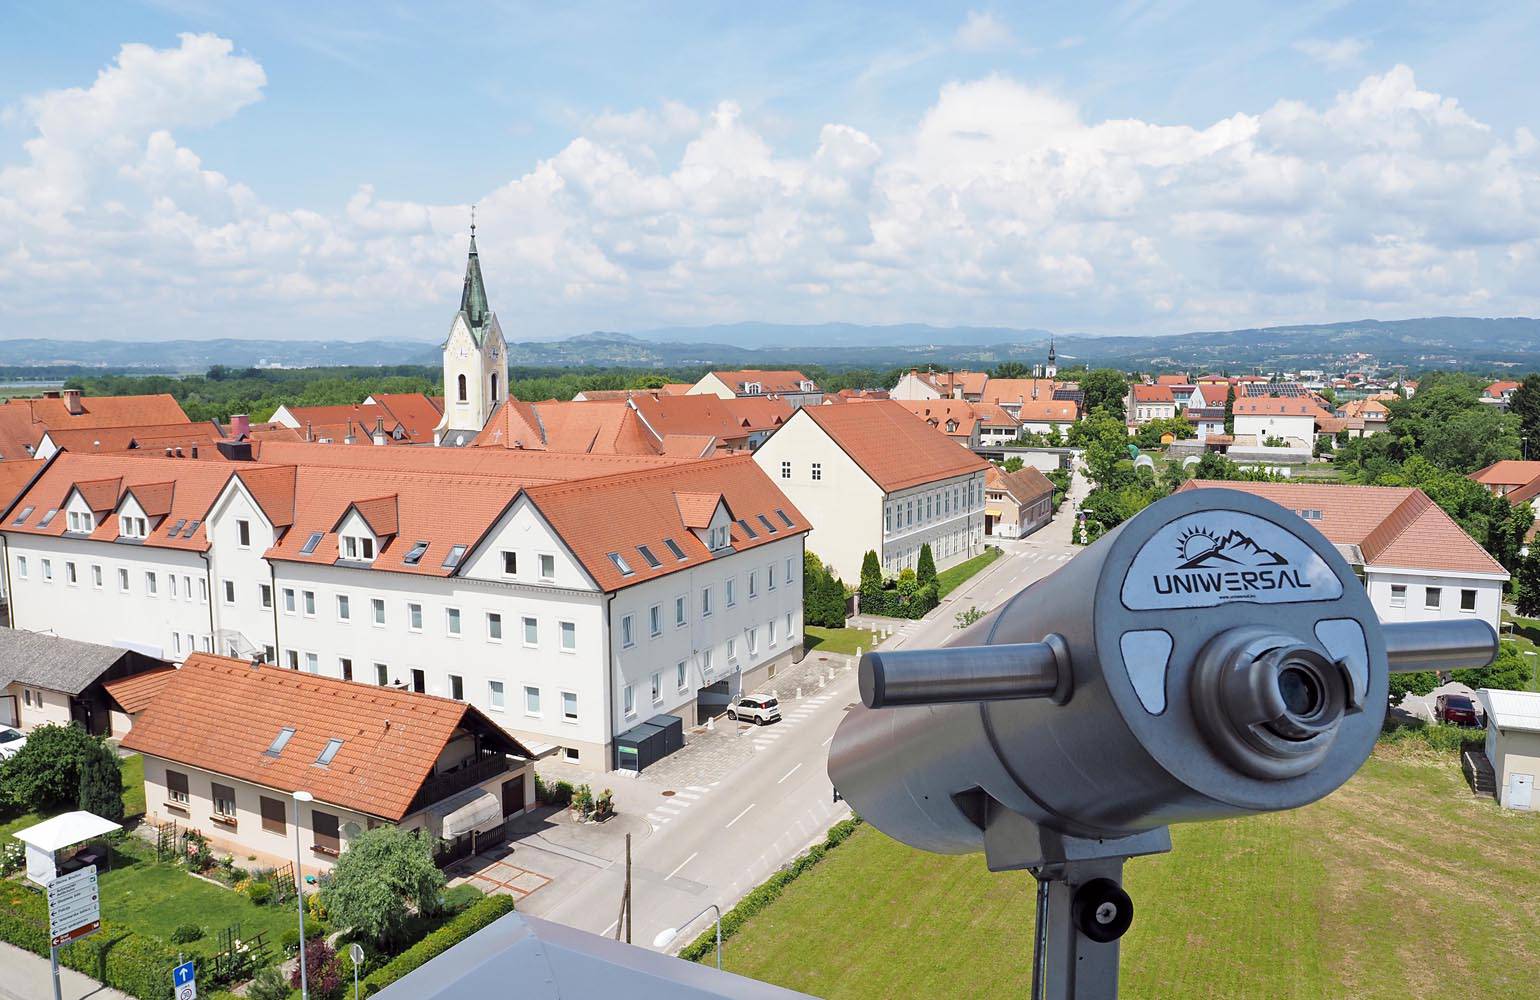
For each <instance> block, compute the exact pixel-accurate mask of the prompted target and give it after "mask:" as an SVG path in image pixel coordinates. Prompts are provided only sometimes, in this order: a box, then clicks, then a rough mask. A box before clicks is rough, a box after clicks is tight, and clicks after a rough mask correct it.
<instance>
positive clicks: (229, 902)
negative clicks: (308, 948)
mask: <svg viewBox="0 0 1540 1000" xmlns="http://www.w3.org/2000/svg"><path fill="white" fill-rule="evenodd" d="M99 883H100V887H101V899H102V916H103V917H104V918H106V919H107V920H114V921H118V922H120V923H122V924H125V925H126V926H128V927H130V928H132V929H133V930H135V931H137V932H139V933H141V934H149V935H152V936H154V937H158V938H160V939H161V940H162V941H170V939H171V932H172V931H174V930H176V928H177V926H178V925H179V924H184V923H192V924H197V925H198V926H199V927H202V928H203V937H202V938H200V939H199V940H197V941H194V942H192V943H191V944H186V945H177V946H176V947H178V948H183V949H185V950H186V951H187V952H188V953H189V954H209V953H211V952H214V951H216V950H218V943H219V940H218V939H219V932H220V931H222V930H224V929H225V928H226V927H229V926H231V925H233V924H240V926H241V929H240V938H241V939H242V940H243V941H244V940H250V939H252V938H253V937H255V936H256V934H257V932H258V931H266V932H267V944H268V953H269V954H270V955H277V954H278V952H279V942H280V936H281V935H282V934H283V932H284V931H285V930H287V929H289V928H291V927H292V928H295V929H296V930H298V928H299V917H298V914H296V913H295V909H294V901H293V900H292V899H291V900H290V901H289V902H288V903H286V904H283V905H276V906H275V905H272V904H269V905H267V906H258V905H256V904H255V903H253V902H251V900H249V899H247V898H246V897H245V896H244V895H242V894H240V893H237V892H235V891H233V890H231V889H227V888H224V887H223V886H219V885H213V884H211V883H209V882H205V881H203V880H202V879H200V878H196V877H194V876H192V875H190V874H188V872H187V869H185V868H183V867H181V866H179V865H175V864H170V863H161V862H157V861H156V860H155V852H154V850H153V849H152V848H151V846H150V845H149V844H146V843H144V842H143V841H139V840H137V839H133V838H130V839H129V840H127V841H126V842H125V844H124V850H123V852H121V853H120V852H117V851H115V852H114V853H113V867H112V870H111V871H104V872H101V874H100V876H99Z"/></svg>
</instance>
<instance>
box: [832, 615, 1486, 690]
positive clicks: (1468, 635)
mask: <svg viewBox="0 0 1540 1000" xmlns="http://www.w3.org/2000/svg"><path fill="white" fill-rule="evenodd" d="M1381 631H1382V632H1383V633H1384V636H1385V654H1386V658H1387V660H1388V661H1389V664H1390V671H1391V672H1392V673H1413V672H1416V671H1420V670H1462V669H1467V668H1472V667H1484V666H1486V665H1487V664H1489V663H1491V662H1492V660H1493V658H1494V657H1495V656H1496V655H1497V633H1496V632H1493V631H1492V626H1490V625H1488V624H1487V623H1486V622H1484V621H1482V620H1481V619H1479V618H1471V619H1465V620H1460V621H1432V622H1385V623H1384V624H1383V625H1381ZM859 676H860V687H861V702H862V704H864V705H865V706H866V707H867V708H894V707H898V706H903V705H943V704H949V703H953V702H979V701H1013V700H1016V699H1020V698H1049V699H1052V700H1053V701H1054V702H1056V703H1058V704H1063V703H1064V702H1066V701H1068V700H1069V696H1070V693H1071V684H1072V681H1073V677H1072V674H1071V672H1070V667H1069V649H1068V647H1067V646H1066V645H1065V643H1064V640H1063V639H1062V638H1061V637H1060V636H1058V635H1048V636H1046V637H1044V639H1043V640H1042V641H1041V642H1018V643H1006V644H1002V645H998V646H943V647H941V648H939V649H906V650H874V651H872V652H870V653H867V654H866V655H864V656H862V657H861V665H860V674H859Z"/></svg>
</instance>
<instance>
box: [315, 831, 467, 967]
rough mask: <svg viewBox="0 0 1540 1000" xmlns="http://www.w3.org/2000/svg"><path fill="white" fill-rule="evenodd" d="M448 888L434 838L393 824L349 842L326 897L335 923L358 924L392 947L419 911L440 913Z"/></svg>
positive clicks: (326, 889) (324, 899)
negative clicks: (435, 855) (435, 860)
mask: <svg viewBox="0 0 1540 1000" xmlns="http://www.w3.org/2000/svg"><path fill="white" fill-rule="evenodd" d="M443 890H444V873H443V872H442V871H440V870H439V867H438V866H437V865H435V864H434V863H433V840H432V838H431V837H428V836H426V835H422V834H419V833H418V832H416V831H407V830H402V829H401V828H400V827H396V826H389V825H387V826H377V827H375V828H374V829H373V830H366V831H364V832H363V833H361V834H359V835H358V836H357V837H354V838H353V839H352V840H351V841H350V842H349V843H348V846H347V849H346V850H344V851H343V852H342V855H341V856H340V857H339V858H337V864H336V865H335V867H333V869H332V877H331V881H330V882H328V883H327V884H326V887H325V888H324V889H322V890H321V901H322V902H323V903H324V904H325V905H326V909H327V911H328V913H329V914H330V919H331V922H332V923H333V924H334V925H335V926H338V927H352V928H354V929H355V930H357V931H358V932H360V933H362V934H364V935H365V936H367V937H369V938H370V939H371V940H373V941H374V942H375V943H377V944H379V945H380V946H382V947H388V946H391V945H393V944H397V943H400V941H401V938H402V935H403V933H404V932H405V930H406V928H407V925H408V924H409V922H410V921H411V915H412V913H413V911H416V912H420V913H425V914H432V913H435V912H437V910H438V906H439V894H440V893H442V892H443Z"/></svg>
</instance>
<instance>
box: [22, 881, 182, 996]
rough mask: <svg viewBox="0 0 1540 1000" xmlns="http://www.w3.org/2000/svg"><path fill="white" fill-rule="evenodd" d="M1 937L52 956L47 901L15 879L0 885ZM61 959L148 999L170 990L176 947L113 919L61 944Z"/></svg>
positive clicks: (67, 964)
mask: <svg viewBox="0 0 1540 1000" xmlns="http://www.w3.org/2000/svg"><path fill="white" fill-rule="evenodd" d="M0 940H5V941H8V942H10V943H11V944H14V945H16V946H17V947H18V948H25V949H26V950H27V951H30V952H32V953H33V954H34V955H40V956H42V957H44V958H46V957H47V956H48V901H47V899H46V897H44V895H43V894H42V893H40V892H34V891H32V890H31V889H27V888H25V887H23V886H21V885H19V884H17V883H14V882H12V883H9V884H7V885H5V886H3V887H0ZM59 964H60V965H63V966H65V967H66V968H70V969H74V970H76V971H77V972H83V973H85V974H86V975H88V976H90V977H91V978H93V979H95V980H97V981H98V982H101V983H104V984H106V985H107V986H111V987H113V988H114V989H118V990H122V991H123V992H124V993H128V994H130V995H132V996H136V997H141V998H144V1000H158V998H159V997H162V996H164V995H165V994H166V993H167V992H168V991H169V990H170V986H169V983H170V982H171V969H172V968H173V967H174V966H175V965H176V952H174V951H172V950H171V949H170V948H168V947H166V946H165V945H164V944H162V943H161V942H160V941H158V940H156V939H154V938H150V937H144V936H142V935H139V934H135V933H134V932H133V931H130V930H127V929H126V928H123V927H120V926H118V925H116V924H113V923H111V922H109V921H105V920H104V921H102V929H101V930H100V931H97V932H96V933H95V934H93V935H91V936H90V937H88V938H84V939H82V940H80V941H77V942H76V943H74V944H72V945H69V946H67V947H65V948H61V949H60V950H59Z"/></svg>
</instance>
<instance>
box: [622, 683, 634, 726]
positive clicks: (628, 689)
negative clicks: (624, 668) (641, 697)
mask: <svg viewBox="0 0 1540 1000" xmlns="http://www.w3.org/2000/svg"><path fill="white" fill-rule="evenodd" d="M620 710H621V713H622V714H623V715H625V717H626V718H628V719H634V718H636V685H635V684H627V685H626V686H625V690H624V691H623V692H622V695H621V707H620Z"/></svg>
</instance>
